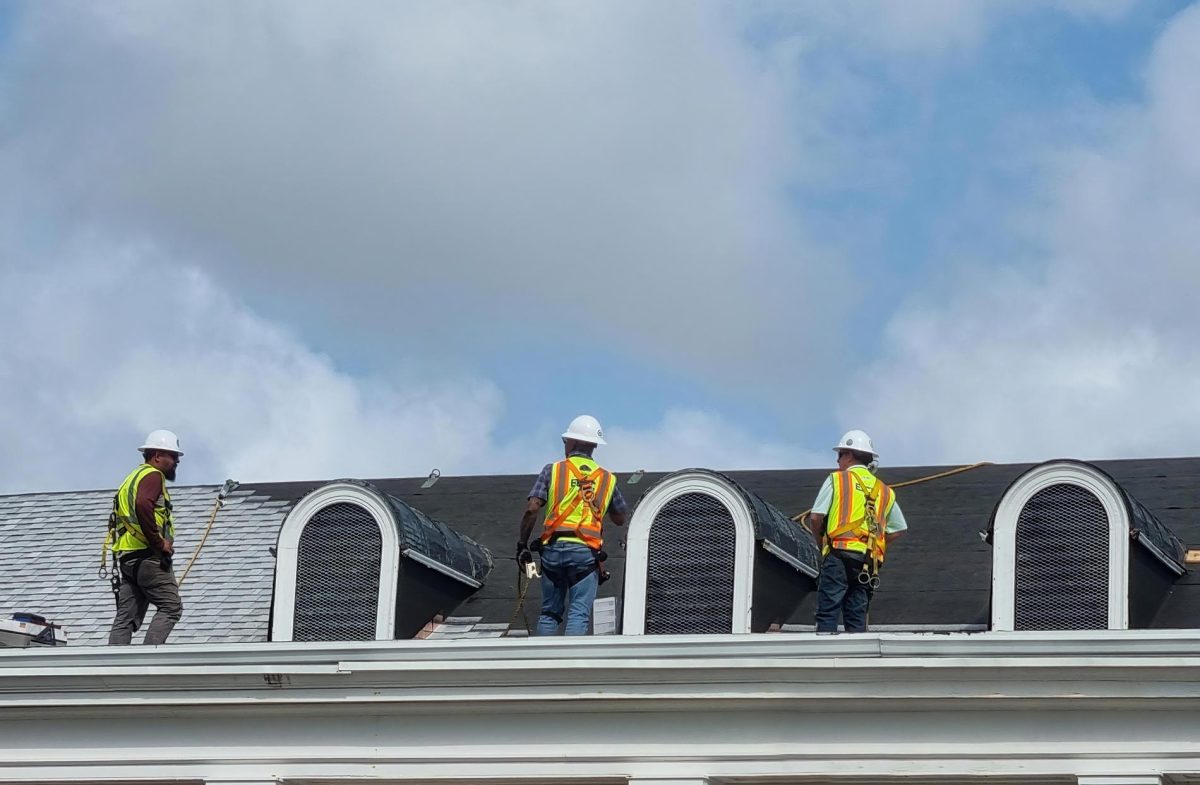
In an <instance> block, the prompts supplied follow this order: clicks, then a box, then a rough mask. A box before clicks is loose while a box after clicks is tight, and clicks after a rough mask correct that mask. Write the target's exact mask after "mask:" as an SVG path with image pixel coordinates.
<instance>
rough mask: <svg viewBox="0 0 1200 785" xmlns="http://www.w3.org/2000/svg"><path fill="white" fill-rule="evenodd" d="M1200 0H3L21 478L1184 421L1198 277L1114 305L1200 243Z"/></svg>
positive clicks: (1107, 441) (1101, 428)
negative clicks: (158, 382) (134, 454)
mask: <svg viewBox="0 0 1200 785" xmlns="http://www.w3.org/2000/svg"><path fill="white" fill-rule="evenodd" d="M1197 18H1200V11H1198V10H1197V7H1196V6H1195V5H1194V4H1191V3H1186V2H1167V1H1166V0H1157V1H1154V2H1136V3H1135V2H1128V0H1062V2H1045V3H1042V2H1028V1H1027V0H1006V1H1001V0H980V2H978V3H957V2H954V1H953V0H944V2H936V1H935V0H923V1H922V2H913V3H888V2H881V1H880V0H862V1H861V2H847V3H821V2H814V3H807V4H800V5H797V4H786V3H784V4H780V3H769V2H760V3H737V4H726V3H716V2H712V3H661V4H638V3H632V2H631V3H605V4H600V3H594V4H593V3H579V4H573V5H571V6H569V7H565V6H561V5H553V4H541V3H517V4H511V5H503V6H501V5H495V4H490V3H473V2H463V3H455V4H427V5H419V4H408V5H405V6H403V7H397V6H395V5H393V4H385V3H374V2H354V3H348V4H346V5H345V6H344V7H342V8H340V9H339V11H338V12H337V13H335V12H333V10H332V9H331V7H329V6H327V5H325V4H321V3H307V2H302V3H282V2H280V3H263V4H255V5H254V6H247V5H244V4H239V3H207V4H206V3H198V2H172V3H149V2H115V3H110V4H105V5H104V6H103V7H100V6H96V7H88V8H86V9H83V10H81V9H80V8H79V7H78V6H74V5H72V4H69V3H58V2H36V3H30V4H22V3H15V2H7V3H3V4H0V108H2V109H3V113H2V114H0V183H2V184H0V254H2V256H0V259H3V262H2V263H3V267H2V268H0V275H2V276H3V277H4V280H3V291H4V294H2V295H0V305H2V306H4V309H3V310H4V311H5V313H7V316H6V317H5V318H6V319H7V320H8V321H7V323H6V324H5V325H4V326H5V330H6V332H10V333H11V334H17V335H22V334H37V335H39V336H42V337H43V339H44V346H42V347H41V348H40V349H38V350H31V349H28V348H24V347H14V346H11V345H10V346H8V347H5V348H4V349H3V350H0V351H2V352H3V354H0V359H2V360H3V361H4V362H3V363H2V364H0V381H2V382H3V383H4V385H5V387H6V389H10V390H21V391H22V392H21V393H20V394H19V395H18V396H17V398H16V401H18V402H19V404H18V405H14V406H13V407H10V411H9V413H8V414H7V415H0V437H2V438H4V439H5V440H6V442H7V443H8V444H10V445H15V447H16V449H14V450H13V451H12V452H13V454H15V455H21V456H22V458H21V459H20V460H19V461H16V460H13V461H12V465H10V466H7V467H0V468H4V469H5V472H4V475H3V476H4V477H5V479H3V480H0V489H4V490H10V491H17V490H35V489H43V488H55V487H62V486H63V485H64V483H65V484H66V486H68V487H84V486H88V485H92V484H96V485H101V486H102V485H106V484H108V483H109V475H110V474H112V473H113V472H119V470H120V468H121V467H122V466H123V465H124V463H126V462H128V458H129V455H128V454H127V452H128V451H124V452H123V451H122V450H120V449H116V447H115V445H114V442H119V441H120V440H125V441H129V440H130V439H133V440H136V439H137V438H140V436H139V433H140V431H142V430H149V429H150V428H154V427H173V428H175V429H176V430H178V431H180V432H181V435H182V437H183V439H184V441H185V443H191V444H194V445H196V447H195V452H194V457H195V462H194V463H192V464H191V466H190V467H189V468H191V470H192V474H191V475H190V476H189V479H192V480H195V481H208V480H214V479H219V478H220V477H223V476H225V475H228V474H238V475H239V476H241V477H244V478H251V479H283V478H296V477H300V476H303V477H319V476H326V475H329V476H332V475H346V474H358V475H363V476H372V475H375V476H377V475H395V474H416V473H424V471H427V469H428V468H429V467H432V466H434V465H437V466H439V467H440V468H442V469H443V470H444V471H446V472H448V473H454V472H467V473H480V472H514V471H515V472H529V471H533V470H535V469H536V468H537V467H538V466H539V465H540V464H541V462H543V461H544V460H546V459H548V458H549V457H551V456H552V455H553V454H554V452H555V450H556V446H555V438H556V435H557V432H558V431H559V430H560V429H561V428H562V427H563V426H564V425H565V423H566V422H567V421H568V420H569V419H570V418H571V417H572V416H574V415H575V414H577V413H580V412H585V411H586V412H590V413H593V414H595V415H597V416H599V417H600V418H601V419H602V420H603V421H604V423H605V425H606V426H607V427H608V429H609V431H610V432H611V433H612V434H613V436H614V438H613V440H612V441H613V444H612V447H611V448H610V450H609V453H608V454H609V456H610V460H611V461H612V463H613V465H614V466H615V468H618V469H631V468H635V467H643V466H644V467H647V468H656V469H670V468H678V467H680V466H684V465H707V466H713V467H715V468H723V469H735V468H750V467H785V466H817V465H823V464H824V463H826V462H827V460H828V451H827V446H828V444H829V443H830V442H831V440H832V439H834V438H836V436H837V435H838V434H840V432H841V431H842V430H844V429H846V428H849V427H863V428H865V429H867V430H869V431H870V432H872V433H873V434H874V435H875V436H876V440H877V441H878V442H879V443H880V444H881V448H882V450H883V452H884V455H885V463H888V462H890V463H892V464H898V463H924V462H957V461H974V460H979V459H995V460H1034V459H1041V458H1049V457H1082V458H1088V457H1124V456H1131V457H1132V456H1138V455H1158V454H1164V453H1167V454H1195V453H1197V452H1198V451H1200V450H1198V449H1197V440H1200V412H1198V411H1196V410H1195V409H1194V408H1192V409H1189V408H1188V407H1186V406H1185V407H1183V408H1181V409H1171V408H1169V407H1163V406H1162V399H1161V396H1160V394H1158V393H1154V392H1151V391H1147V390H1146V389H1145V385H1141V384H1139V383H1137V381H1136V380H1137V379H1138V378H1144V377H1145V375H1154V374H1159V375H1162V376H1164V377H1165V378H1171V379H1173V381H1174V383H1175V384H1177V385H1181V386H1182V387H1183V388H1184V389H1190V388H1191V387H1192V386H1197V387H1200V385H1198V384H1197V381H1198V378H1200V377H1196V376H1193V375H1192V374H1191V373H1190V372H1189V369H1190V368H1191V367H1192V366H1194V362H1191V361H1189V360H1187V359H1186V358H1187V357H1188V352H1189V351H1190V342H1189V341H1188V340H1187V338H1186V335H1187V331H1188V329H1189V327H1190V326H1191V325H1192V324H1193V323H1192V321H1190V320H1191V318H1192V317H1190V316H1189V317H1184V318H1180V317H1178V316H1171V317H1168V316H1167V313H1166V312H1156V309H1154V308H1147V309H1142V310H1141V311H1139V312H1138V314H1137V315H1136V316H1134V317H1132V318H1129V319H1128V320H1126V321H1123V322H1121V323H1114V322H1113V320H1111V319H1108V320H1106V319H1102V318H1101V317H1100V316H1099V315H1100V314H1104V313H1112V312H1115V311H1119V310H1121V309H1122V304H1123V303H1125V302H1127V301H1129V300H1134V301H1137V300H1140V299H1143V298H1144V299H1146V300H1148V301H1152V298H1153V296H1154V292H1158V291H1163V290H1164V289H1165V290H1167V291H1171V292H1184V291H1187V290H1188V288H1189V287H1191V286H1193V285H1194V284H1196V283H1197V280H1196V272H1195V271H1196V269H1197V268H1198V267H1200V265H1198V264H1197V261H1198V260H1197V259H1196V257H1195V251H1194V248H1195V247H1196V246H1195V245H1194V243H1193V242H1192V241H1193V240H1195V239H1197V238H1196V237H1195V235H1194V234H1189V231H1190V230H1189V229H1188V228H1187V227H1188V226H1189V225H1191V223H1192V221H1191V219H1192V218H1194V217H1196V216H1197V215H1200V204H1198V201H1200V199H1198V197H1197V196H1196V194H1197V189H1196V184H1197V182H1198V181H1200V176H1198V175H1196V173H1195V172H1193V170H1192V168H1191V165H1190V161H1191V160H1192V157H1191V156H1193V155H1194V154H1195V146H1194V143H1192V142H1191V141H1190V139H1191V136H1190V133H1189V132H1190V129H1191V128H1192V127H1193V123H1196V116H1197V113H1198V111H1200V110H1197V108H1196V107H1195V105H1194V104H1195V102H1194V101H1189V100H1188V99H1187V95H1188V92H1187V91H1188V87H1187V86H1188V85H1189V84H1190V81H1189V80H1190V79H1191V73H1190V70H1189V69H1191V68H1192V66H1193V64H1194V62H1193V61H1192V60H1191V59H1189V58H1190V57H1191V56H1190V54H1189V53H1190V51H1191V50H1192V49H1200V22H1197V21H1196V20H1197ZM1198 127H1200V126H1198ZM1168 216H1169V220H1168ZM114 299H115V300H116V301H117V302H119V303H120V306H119V307H117V308H115V309H114V308H113V306H114V302H113V300H114ZM50 303H56V304H58V303H65V304H67V306H68V307H69V308H70V314H69V315H63V314H62V313H61V311H59V312H58V313H57V317H56V318H54V319H50V320H47V319H46V318H45V317H46V311H45V309H46V308H51V309H53V310H57V309H58V308H60V307H61V306H59V305H50ZM1171 313H1174V312H1171ZM155 316H157V317H158V318H160V319H162V320H163V321H161V322H159V321H156V318H155ZM112 358H119V359H118V360H117V361H112ZM1181 358H1184V359H1182V360H1181ZM106 360H107V361H106ZM143 377H153V378H156V379H157V378H162V379H169V380H171V381H169V382H168V383H166V384H165V385H164V389H162V390H161V391H158V392H155V393H151V394H149V397H150V398H151V399H152V400H150V401H146V400H144V398H143V396H142V395H140V394H139V395H137V396H131V395H129V391H128V388H127V386H126V382H127V380H131V379H138V378H143ZM1198 397H1200V396H1198ZM1147 411H1154V412H1155V413H1156V415H1155V416H1154V417H1149V418H1148V419H1146V420H1143V421H1141V422H1138V424H1137V425H1136V426H1135V425H1134V423H1135V422H1137V417H1139V416H1142V415H1143V414H1144V413H1145V412H1147ZM1179 434H1182V435H1183V436H1182V438H1180V437H1179ZM48 437H49V438H50V441H51V442H60V441H61V440H64V439H65V440H68V441H69V442H70V443H72V444H76V445H77V446H78V454H79V455H80V463H81V464H82V465H83V467H82V468H81V469H80V470H79V471H78V472H75V473H73V474H72V475H71V476H69V477H66V478H64V477H63V476H62V474H61V472H60V470H59V467H57V466H56V465H55V462H54V459H53V456H52V452H51V451H49V449H48V448H47V447H45V446H44V445H45V442H46V441H47V439H48Z"/></svg>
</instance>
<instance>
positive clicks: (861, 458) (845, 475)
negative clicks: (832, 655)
mask: <svg viewBox="0 0 1200 785" xmlns="http://www.w3.org/2000/svg"><path fill="white" fill-rule="evenodd" d="M833 449H834V452H836V453H837V465H838V470H837V471H836V472H834V473H833V474H830V475H829V476H828V477H827V478H825V483H824V485H822V486H821V490H820V492H819V493H818V494H817V500H816V501H815V502H814V503H813V507H812V513H811V514H810V517H809V524H810V526H811V528H812V533H813V536H814V537H816V538H817V542H819V543H821V546H822V547H821V556H822V561H821V577H820V579H819V580H818V582H817V618H816V622H817V632H837V627H838V621H839V617H840V619H841V620H842V622H843V623H844V624H845V627H846V632H866V631H867V607H868V605H869V604H870V602H871V595H872V594H873V592H874V590H875V589H876V587H878V586H879V568H880V566H881V565H882V564H883V557H884V554H885V553H886V552H887V546H888V545H889V544H890V543H891V542H892V541H893V540H894V539H896V538H897V537H899V536H900V535H901V534H902V533H903V532H904V531H905V530H906V529H908V524H907V523H906V522H905V520H904V513H903V512H901V511H900V505H899V504H898V503H897V502H896V494H895V493H894V492H893V491H892V489H891V488H889V487H888V486H887V485H885V484H884V483H883V482H882V481H881V480H879V479H878V478H876V477H875V475H874V473H873V472H874V471H875V469H876V467H877V466H878V462H879V453H877V452H875V444H874V443H873V442H872V441H871V437H870V436H868V435H867V434H866V433H864V432H863V431H859V430H853V431H848V432H847V433H846V434H845V435H844V436H843V437H842V439H841V441H839V442H838V445H837V446H836V447H834V448H833Z"/></svg>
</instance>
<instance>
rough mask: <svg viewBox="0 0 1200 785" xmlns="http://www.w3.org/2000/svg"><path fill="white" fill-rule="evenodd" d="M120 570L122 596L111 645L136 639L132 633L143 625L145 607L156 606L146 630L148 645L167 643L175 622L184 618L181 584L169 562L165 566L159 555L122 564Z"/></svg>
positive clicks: (113, 626)
mask: <svg viewBox="0 0 1200 785" xmlns="http://www.w3.org/2000/svg"><path fill="white" fill-rule="evenodd" d="M120 569H121V593H120V595H119V596H118V597H117V617H116V618H115V619H113V625H112V630H111V631H110V632H109V633H108V642H109V643H110V644H112V645H124V644H127V643H129V642H130V641H131V640H132V639H133V633H134V632H136V631H137V629H138V627H141V626H142V621H143V620H144V619H145V618H146V608H147V606H149V605H153V606H154V607H155V609H156V610H155V612H154V620H153V621H151V622H150V627H149V629H147V630H146V640H145V641H144V642H145V643H149V644H156V643H166V642H167V636H168V635H170V634H171V630H172V629H173V628H174V627H175V623H176V622H177V621H179V619H180V618H182V616H183V601H182V600H181V599H179V585H178V584H177V583H175V574H174V573H173V572H172V571H171V568H170V566H169V563H168V564H166V565H164V564H163V560H162V558H161V557H160V556H158V555H157V554H155V555H150V556H146V557H144V558H141V559H131V560H129V561H126V562H125V563H123V564H122V565H121V567H120Z"/></svg>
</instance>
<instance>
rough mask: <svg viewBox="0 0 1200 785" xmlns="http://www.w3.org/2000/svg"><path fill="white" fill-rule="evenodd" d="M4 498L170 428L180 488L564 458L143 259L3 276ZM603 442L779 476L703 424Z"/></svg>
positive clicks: (119, 466)
mask: <svg viewBox="0 0 1200 785" xmlns="http://www.w3.org/2000/svg"><path fill="white" fill-rule="evenodd" d="M0 333H3V334H4V335H6V336H13V337H18V336H19V337H20V340H10V341H9V342H8V344H7V345H6V347H5V349H4V351H3V353H0V387H2V388H3V389H5V390H6V395H5V405H4V406H3V407H0V440H2V441H3V443H4V444H5V445H6V448H5V450H4V452H3V453H2V454H0V492H23V491H32V490H64V489H76V488H86V487H101V488H102V487H107V486H109V485H111V484H112V483H114V482H115V481H116V480H117V479H119V478H120V476H121V475H122V474H123V472H124V471H126V470H127V469H128V468H129V466H130V465H131V463H132V462H133V461H135V460H136V459H137V453H136V449H135V448H136V446H137V445H138V444H140V442H139V441H138V440H139V439H141V438H142V436H143V435H144V434H145V433H146V432H148V431H150V430H152V429H154V428H160V427H168V428H171V429H173V430H175V431H177V432H178V433H179V434H180V437H181V439H182V441H183V445H184V449H185V451H186V452H187V455H186V456H185V458H184V462H183V465H182V466H181V469H180V475H179V481H180V482H182V483H199V482H214V481H219V480H221V479H223V478H225V477H233V478H235V479H238V480H240V481H243V482H248V481H264V480H297V479H329V478H334V477H343V476H356V477H380V476H419V475H423V474H425V473H426V472H427V471H429V469H430V468H433V467H437V468H439V469H441V470H442V471H443V473H445V474H470V473H514V472H515V473H528V472H534V471H536V470H537V469H538V468H540V466H541V465H542V464H543V463H544V462H545V461H547V460H551V459H553V458H555V457H556V455H557V453H558V452H559V450H560V446H559V443H558V431H559V430H561V426H559V427H558V428H556V429H553V428H552V429H547V428H546V427H539V428H538V429H535V431H536V432H533V433H530V434H529V435H526V436H522V437H519V438H514V439H511V440H500V439H497V438H496V437H495V435H494V430H495V426H496V423H497V421H498V420H499V418H500V416H501V414H502V412H503V408H504V400H503V396H502V395H501V394H500V393H499V391H498V390H497V389H496V387H495V386H494V385H493V384H492V383H491V382H490V381H488V380H486V379H481V378H469V377H468V378H453V377H441V378H437V377H433V378H431V377H429V376H428V375H427V374H425V373H416V372H414V373H412V374H409V373H407V372H406V366H408V365H409V364H408V363H407V362H406V361H405V360H404V358H402V357H400V358H394V368H395V370H394V372H393V373H391V374H389V375H388V376H387V377H380V376H373V377H366V378H364V377H360V376H355V375H351V374H349V373H347V372H346V371H344V370H342V369H340V368H339V367H338V366H337V365H336V364H335V363H334V362H333V360H331V359H330V358H328V357H325V356H322V355H321V354H319V353H317V352H314V351H313V350H311V349H310V348H308V347H307V346H306V345H305V344H304V342H303V341H302V340H301V339H300V338H299V337H298V336H296V335H294V334H292V333H290V332H288V331H287V330H285V329H283V328H281V327H280V326H279V325H277V324H275V323H273V322H271V321H270V320H267V319H265V318H263V317H261V316H259V315H257V314H255V313H254V312H253V311H251V310H250V309H249V308H248V307H247V306H246V305H244V304H243V303H240V302H238V301H237V300H235V299H234V298H232V297H231V296H230V295H229V294H228V293H227V292H225V291H223V290H222V289H221V288H220V287H219V286H217V285H216V284H215V283H214V282H213V280H212V279H211V278H210V277H209V276H208V275H207V274H205V273H203V272H200V271H198V270H196V269H194V268H190V267H188V266H186V265H180V264H178V263H177V262H174V261H173V260H171V259H170V258H168V257H164V256H163V255H162V253H161V252H160V251H158V250H156V249H154V248H152V247H148V246H143V247H139V248H134V249H126V250H123V251H120V252H117V253H112V254H108V255H105V256H103V257H100V256H96V255H95V252H94V250H93V251H92V252H91V253H90V254H89V255H88V257H87V261H86V262H85V261H81V260H80V259H74V260H71V261H67V262H62V261H59V262H48V263H44V264H42V265H39V266H38V269H37V270H36V271H32V270H29V269H24V268H23V269H19V270H18V269H9V270H4V271H0ZM613 425H615V427H614V428H612V429H611V441H612V447H611V448H609V449H606V451H605V454H604V461H605V463H606V464H607V465H610V466H613V467H614V468H620V469H632V468H637V467H647V468H655V469H674V468H682V467H683V466H685V465H705V466H713V467H716V468H747V467H753V466H783V465H790V462H791V461H794V460H796V459H797V457H798V453H796V452H795V451H793V450H790V449H787V448H785V447H782V446H780V445H774V444H761V443H759V442H758V441H756V440H755V439H754V438H753V437H752V436H751V435H749V434H747V433H745V432H743V431H742V430H740V429H739V428H737V427H736V426H735V425H733V424H731V423H729V422H727V421H725V420H723V419H722V418H721V417H719V416H717V415H713V414H706V413H694V412H689V411H686V410H684V411H669V412H667V413H666V414H665V416H664V419H663V421H662V422H661V423H660V424H658V425H655V426H652V427H651V428H649V429H646V430H641V429H636V428H627V427H621V426H620V424H619V423H614V424H613Z"/></svg>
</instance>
